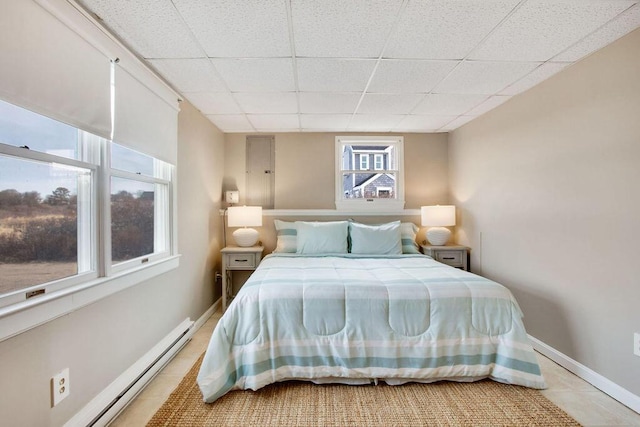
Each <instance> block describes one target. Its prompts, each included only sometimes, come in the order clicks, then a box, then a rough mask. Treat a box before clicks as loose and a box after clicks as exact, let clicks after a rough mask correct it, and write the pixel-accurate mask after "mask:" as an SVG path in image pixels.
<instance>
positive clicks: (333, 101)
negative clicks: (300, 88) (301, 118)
mask: <svg viewBox="0 0 640 427" xmlns="http://www.w3.org/2000/svg"><path fill="white" fill-rule="evenodd" d="M360 96H361V93H330V92H300V93H299V94H298V98H299V99H300V112H301V113H326V114H328V113H337V114H341V113H345V114H346V113H353V112H354V110H355V109H356V106H357V105H358V101H360Z"/></svg>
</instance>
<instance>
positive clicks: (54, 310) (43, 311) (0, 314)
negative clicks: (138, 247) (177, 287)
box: [0, 255, 180, 341]
mask: <svg viewBox="0 0 640 427" xmlns="http://www.w3.org/2000/svg"><path fill="white" fill-rule="evenodd" d="M179 265H180V255H175V256H171V257H167V258H163V259H161V260H158V261H156V262H153V263H150V264H145V265H144V266H140V267H138V268H134V269H131V270H127V271H123V272H121V273H117V274H114V275H113V276H110V277H100V278H98V279H94V280H90V281H88V282H85V283H82V284H78V285H73V286H69V287H67V288H64V289H61V290H59V291H54V292H51V293H48V294H44V295H42V296H39V297H35V298H31V299H29V300H27V301H23V302H20V303H17V304H13V305H10V306H7V307H2V308H0V341H4V340H6V339H8V338H11V337H13V336H15V335H18V334H20V333H22V332H25V331H28V330H29V329H32V328H35V327H36V326H39V325H42V324H44V323H46V322H49V321H51V320H53V319H56V318H58V317H60V316H64V315H65V314H68V313H71V312H73V311H76V310H78V309H80V308H82V307H85V306H87V305H89V304H92V303H94V302H96V301H98V300H101V299H102V298H106V297H108V296H109V295H113V294H115V293H117V292H120V291H122V290H124V289H127V288H130V287H132V286H135V285H137V284H139V283H142V282H144V281H146V280H149V279H151V278H153V277H156V276H159V275H160V274H164V273H166V272H168V271H170V270H173V269H174V268H177V267H178V266H179Z"/></svg>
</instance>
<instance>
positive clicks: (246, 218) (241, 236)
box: [228, 206, 262, 247]
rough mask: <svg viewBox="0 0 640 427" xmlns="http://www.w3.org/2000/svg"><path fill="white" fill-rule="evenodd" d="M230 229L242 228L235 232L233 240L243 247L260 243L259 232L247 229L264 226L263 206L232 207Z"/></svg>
mask: <svg viewBox="0 0 640 427" xmlns="http://www.w3.org/2000/svg"><path fill="white" fill-rule="evenodd" d="M228 215H229V218H228V225H229V227H242V228H238V229H237V230H236V231H234V232H233V239H234V240H235V241H236V244H237V245H238V246H241V247H248V246H253V245H255V244H256V242H257V241H258V237H259V234H258V230H256V229H253V228H247V227H260V226H262V206H230V207H229V209H228Z"/></svg>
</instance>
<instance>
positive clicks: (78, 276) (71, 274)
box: [0, 101, 172, 307]
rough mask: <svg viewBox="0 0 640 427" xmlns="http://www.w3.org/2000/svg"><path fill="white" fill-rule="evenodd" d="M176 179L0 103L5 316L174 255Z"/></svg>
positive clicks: (0, 256) (1, 300) (132, 155)
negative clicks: (46, 296)
mask: <svg viewBox="0 0 640 427" xmlns="http://www.w3.org/2000/svg"><path fill="white" fill-rule="evenodd" d="M109 152H110V153H111V156H110V162H106V161H105V157H104V155H105V153H109ZM109 163H110V164H111V168H105V165H106V164H109ZM171 175H172V166H171V165H170V164H168V163H165V162H162V161H160V160H157V159H155V158H153V157H149V156H146V155H144V154H141V153H137V152H135V151H133V150H129V149H127V148H125V147H122V146H120V145H117V144H113V143H111V142H110V141H107V140H106V139H104V138H100V137H98V136H95V135H92V134H90V133H87V132H85V131H83V130H80V129H77V128H75V127H73V126H69V125H66V124H63V123H60V122H58V121H55V120H52V119H49V118H47V117H44V116H42V115H39V114H37V113H34V112H31V111H28V110H26V109H23V108H20V107H17V106H15V105H12V104H9V103H6V102H3V101H0V307H2V306H6V305H10V304H13V303H16V302H19V301H24V300H25V299H29V298H31V297H35V296H39V295H42V294H43V293H48V292H51V291H53V290H58V289H61V288H64V287H68V286H71V285H74V284H78V283H81V282H84V281H88V280H91V279H95V278H98V277H100V276H108V275H110V274H111V273H113V272H114V271H119V270H123V269H126V268H131V267H132V266H134V265H139V264H142V263H145V262H147V261H149V260H153V259H156V258H160V257H163V256H167V255H169V252H170V245H169V240H170V228H169V227H170V224H171V221H169V216H170V212H171V210H170V196H171ZM105 194H108V195H109V199H110V200H109V202H107V197H105V196H104V195H105ZM98 230H105V231H106V230H109V232H108V236H109V237H110V238H107V235H106V233H102V235H103V237H102V238H100V237H99V236H101V233H100V232H99V231H98ZM109 247H110V250H109V249H108V248H109ZM101 266H102V267H101Z"/></svg>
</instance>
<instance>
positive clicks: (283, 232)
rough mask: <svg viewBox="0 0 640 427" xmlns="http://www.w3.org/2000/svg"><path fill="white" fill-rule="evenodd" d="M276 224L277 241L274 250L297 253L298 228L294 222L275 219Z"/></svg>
mask: <svg viewBox="0 0 640 427" xmlns="http://www.w3.org/2000/svg"><path fill="white" fill-rule="evenodd" d="M273 223H274V225H275V226H276V234H277V243H276V248H275V249H274V252H289V253H295V252H296V247H297V240H298V238H297V234H298V230H297V227H296V224H295V223H294V222H288V221H281V220H279V219H274V220H273Z"/></svg>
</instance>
